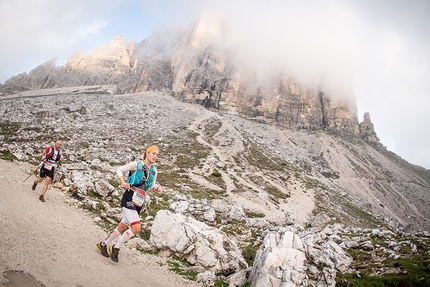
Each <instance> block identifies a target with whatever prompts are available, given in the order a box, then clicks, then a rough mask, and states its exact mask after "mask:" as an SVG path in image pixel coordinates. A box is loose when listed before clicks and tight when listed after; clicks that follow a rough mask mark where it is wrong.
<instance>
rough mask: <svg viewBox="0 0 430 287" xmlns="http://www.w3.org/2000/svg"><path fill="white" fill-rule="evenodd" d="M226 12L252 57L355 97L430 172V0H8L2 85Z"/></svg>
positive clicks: (0, 39)
mask: <svg viewBox="0 0 430 287" xmlns="http://www.w3.org/2000/svg"><path fill="white" fill-rule="evenodd" d="M201 11H211V12H214V13H218V14H220V15H222V17H223V18H224V19H226V22H227V23H228V26H227V27H229V29H228V31H229V32H230V33H233V32H234V35H235V41H236V42H237V43H240V45H241V47H242V50H243V52H244V55H247V56H248V57H249V61H250V62H255V63H256V64H258V65H260V67H264V68H262V69H261V70H262V71H264V72H266V71H267V69H270V68H271V67H272V66H271V64H269V63H277V64H278V65H282V66H284V67H289V68H290V70H291V71H292V73H294V74H295V76H296V77H297V78H299V79H302V80H304V81H309V82H313V83H315V82H318V83H320V84H324V85H326V87H327V89H329V90H331V91H332V92H333V94H336V93H338V94H352V95H354V96H355V98H356V101H357V107H358V118H359V120H360V121H361V120H362V119H363V113H364V112H369V113H370V117H371V119H372V122H373V123H374V125H375V130H376V132H377V134H378V136H379V138H380V139H381V142H382V144H384V145H385V146H387V148H388V149H389V150H391V151H393V152H395V153H396V154H398V155H400V156H401V157H402V158H404V159H406V160H408V161H409V162H411V163H414V164H418V165H421V166H424V167H426V168H428V169H430V133H429V131H430V80H429V79H430V17H428V15H430V1H427V0H410V1H405V0H403V1H400V0H372V1H371V0H307V1H303V0H264V1H263V0H248V1H242V0H236V1H234V0H230V1H227V0H217V1H212V0H159V1H155V0H154V1H149V0H141V1H138V0H92V1H87V0H74V1H69V0H0V47H1V48H0V49H1V50H0V51H1V53H0V67H1V68H0V83H4V81H5V80H7V79H9V78H10V77H11V76H14V75H17V74H19V73H24V72H26V73H28V72H30V71H31V70H32V69H33V68H35V67H36V66H38V65H40V64H42V63H44V62H46V61H47V60H49V59H51V58H54V57H56V58H57V65H63V64H64V63H65V62H66V60H67V58H68V57H69V56H70V55H71V54H72V53H73V52H75V51H86V52H89V51H91V50H92V49H94V48H95V47H97V46H105V45H107V44H108V43H109V42H110V41H111V40H112V39H113V38H114V37H115V36H118V35H123V36H124V38H125V40H126V41H130V40H131V41H135V42H136V43H138V42H140V41H142V40H144V39H146V38H147V37H149V36H150V35H151V33H152V32H153V31H154V30H155V29H157V28H158V27H160V26H161V25H167V26H168V25H177V24H178V23H186V22H190V21H192V20H194V19H196V17H197V16H198V15H200V12H201Z"/></svg>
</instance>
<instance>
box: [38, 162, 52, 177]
mask: <svg viewBox="0 0 430 287" xmlns="http://www.w3.org/2000/svg"><path fill="white" fill-rule="evenodd" d="M54 169H55V168H54V167H53V168H52V169H51V170H47V169H46V168H44V167H43V165H42V167H41V168H40V174H39V176H40V177H42V178H45V177H46V176H49V177H50V178H51V179H54Z"/></svg>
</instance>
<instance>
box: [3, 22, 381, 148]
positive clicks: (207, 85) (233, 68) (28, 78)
mask: <svg viewBox="0 0 430 287" xmlns="http://www.w3.org/2000/svg"><path fill="white" fill-rule="evenodd" d="M213 23H214V19H211V18H207V17H202V18H201V19H200V20H199V21H198V22H196V24H194V25H191V26H190V27H188V28H187V29H183V30H179V29H178V30H176V31H168V30H159V31H157V32H155V33H154V34H153V35H152V36H151V37H149V38H148V39H146V40H143V41H141V42H140V43H139V44H136V43H134V42H131V41H128V42H126V41H124V38H123V37H122V36H118V37H116V38H114V39H113V40H112V41H111V42H110V43H109V44H108V45H107V46H105V47H97V48H95V49H94V50H93V51H91V52H90V53H89V54H88V55H86V54H85V53H84V52H76V53H74V54H73V55H71V57H70V58H69V59H68V61H67V62H66V63H65V64H64V66H60V67H56V66H55V61H56V59H55V58H54V59H51V60H49V61H48V62H46V63H44V64H42V65H40V66H38V67H36V68H35V69H34V70H32V71H31V72H29V73H28V74H20V75H18V76H15V77H12V78H11V79H9V80H7V81H6V82H5V83H4V85H3V86H0V90H1V92H3V93H5V94H11V93H16V92H22V91H25V90H34V89H46V88H61V87H75V86H96V85H116V86H117V87H118V88H119V89H120V90H122V91H123V92H124V93H139V92H143V91H161V90H167V91H171V92H172V94H173V95H174V97H176V98H178V99H180V100H182V101H184V102H189V103H199V104H201V105H203V106H205V107H206V108H208V109H216V110H219V111H221V112H225V113H231V114H238V115H241V116H244V117H246V118H248V119H252V120H256V121H259V122H266V123H275V124H277V125H279V126H282V127H285V128H292V129H306V130H323V131H326V132H328V133H330V134H334V135H338V136H341V137H345V138H349V139H360V138H366V134H367V131H366V129H360V125H359V122H358V119H357V113H356V105H355V102H354V101H353V100H351V99H347V97H344V98H342V97H336V98H334V97H331V96H330V95H329V94H326V93H324V92H323V91H320V90H318V89H316V88H314V87H311V88H309V87H306V86H304V85H302V84H299V83H298V82H297V81H296V80H295V79H293V78H291V77H289V76H288V75H285V74H283V73H280V72H278V73H276V72H273V74H272V75H270V76H267V77H265V78H261V77H260V76H258V71H256V70H255V69H252V68H250V66H249V65H247V63H246V61H245V60H243V58H241V57H238V55H237V52H236V46H235V45H234V44H232V43H231V41H227V40H226V39H225V35H224V34H223V29H222V26H217V25H214V24H213ZM363 133H364V134H363ZM373 140H375V141H376V142H378V138H377V137H376V134H375V136H374V137H373Z"/></svg>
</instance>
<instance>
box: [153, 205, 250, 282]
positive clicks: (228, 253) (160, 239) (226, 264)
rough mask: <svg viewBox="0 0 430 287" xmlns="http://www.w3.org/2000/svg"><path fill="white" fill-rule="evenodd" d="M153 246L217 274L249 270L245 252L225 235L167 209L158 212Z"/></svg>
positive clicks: (166, 253)
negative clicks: (244, 255)
mask: <svg viewBox="0 0 430 287" xmlns="http://www.w3.org/2000/svg"><path fill="white" fill-rule="evenodd" d="M150 244H151V245H152V246H154V247H155V248H157V249H158V250H160V251H162V252H160V253H162V254H163V253H164V254H165V255H167V256H173V257H176V258H180V259H185V260H187V261H188V262H189V263H190V264H192V265H198V266H202V267H204V268H205V269H206V270H209V271H211V272H213V273H214V274H216V275H225V276H227V275H230V274H233V273H235V272H238V271H240V270H243V269H245V268H247V267H248V264H247V263H246V261H245V259H244V257H243V254H242V251H241V250H240V249H239V248H238V247H237V245H236V243H234V242H233V241H232V240H230V239H229V238H228V237H227V236H226V234H225V233H224V232H222V231H221V230H219V229H216V228H213V227H210V226H208V225H207V224H205V223H202V222H199V221H197V220H196V219H194V218H192V217H190V216H184V215H182V214H176V213H172V212H170V211H167V210H160V211H158V212H157V215H156V216H155V219H154V222H153V224H152V228H151V237H150Z"/></svg>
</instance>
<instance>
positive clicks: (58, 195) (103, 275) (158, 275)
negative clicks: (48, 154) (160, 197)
mask: <svg viewBox="0 0 430 287" xmlns="http://www.w3.org/2000/svg"><path fill="white" fill-rule="evenodd" d="M32 168H34V167H33V166H31V165H29V164H26V163H22V162H8V161H3V160H0V171H1V172H0V179H1V182H2V183H1V185H0V196H1V198H2V200H1V203H0V225H1V226H2V228H1V231H2V232H1V233H0V250H1V252H0V273H1V274H2V276H0V286H9V287H11V286H24V287H31V286H49V287H54V286H55V287H69V286H70V287H72V286H73V287H84V286H89V287H91V286H176V287H185V286H187V287H192V286H201V285H199V284H197V283H195V282H193V281H189V280H186V279H184V278H182V277H181V276H179V275H177V274H175V273H173V272H172V271H170V270H169V269H168V266H167V265H166V261H167V259H164V258H160V257H157V256H155V255H150V254H142V253H141V252H139V251H137V250H135V249H132V248H129V247H127V244H126V245H125V246H124V247H123V248H122V249H121V252H120V258H119V259H120V261H119V263H115V262H113V261H111V260H110V259H108V258H105V257H103V256H101V255H100V254H99V253H98V250H97V249H96V243H97V242H98V241H100V240H101V239H103V238H104V237H105V236H106V235H107V232H105V231H104V230H102V228H101V227H99V226H98V225H97V224H96V223H95V222H94V221H93V218H92V215H91V214H90V213H89V212H86V211H85V210H82V209H78V208H76V207H71V206H69V205H68V204H67V203H66V197H67V195H66V194H64V193H63V192H62V191H60V190H58V189H55V188H53V187H51V188H50V189H49V190H48V191H47V193H46V195H45V198H46V202H45V203H42V202H41V201H39V200H38V197H39V194H40V191H41V188H42V186H41V184H39V185H38V186H37V188H36V190H35V191H32V190H31V184H32V182H33V181H34V179H35V177H34V176H33V175H32V176H31V177H30V178H29V179H28V180H26V181H25V182H23V181H24V180H25V179H26V178H27V176H28V175H29V171H30V170H31V169H32ZM10 271H15V272H14V273H11V272H10ZM14 284H15V285H14Z"/></svg>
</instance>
